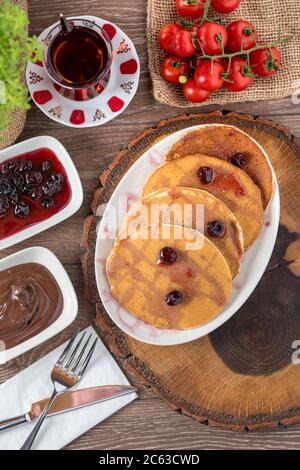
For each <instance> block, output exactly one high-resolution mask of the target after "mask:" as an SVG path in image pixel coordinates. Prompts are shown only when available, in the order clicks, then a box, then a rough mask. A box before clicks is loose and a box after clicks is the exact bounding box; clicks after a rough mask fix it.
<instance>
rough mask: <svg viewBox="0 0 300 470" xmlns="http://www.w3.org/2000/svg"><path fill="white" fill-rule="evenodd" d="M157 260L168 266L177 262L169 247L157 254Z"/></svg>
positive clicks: (174, 253)
mask: <svg viewBox="0 0 300 470" xmlns="http://www.w3.org/2000/svg"><path fill="white" fill-rule="evenodd" d="M159 260H160V261H162V262H163V263H168V264H172V263H175V261H176V260H177V253H176V251H175V250H173V248H171V247H170V246H165V247H164V248H162V250H161V251H160V253H159Z"/></svg>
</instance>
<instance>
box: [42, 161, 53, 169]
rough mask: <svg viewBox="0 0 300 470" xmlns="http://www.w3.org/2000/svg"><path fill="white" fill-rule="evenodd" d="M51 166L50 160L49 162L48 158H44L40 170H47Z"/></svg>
mask: <svg viewBox="0 0 300 470" xmlns="http://www.w3.org/2000/svg"><path fill="white" fill-rule="evenodd" d="M51 168H52V165H51V162H49V160H44V161H43V163H42V171H49V170H50V169H51Z"/></svg>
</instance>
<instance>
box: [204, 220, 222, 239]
mask: <svg viewBox="0 0 300 470" xmlns="http://www.w3.org/2000/svg"><path fill="white" fill-rule="evenodd" d="M206 230H207V233H208V235H211V236H213V237H223V236H224V235H225V224H224V222H222V221H221V220H211V221H210V222H208V224H207V225H206Z"/></svg>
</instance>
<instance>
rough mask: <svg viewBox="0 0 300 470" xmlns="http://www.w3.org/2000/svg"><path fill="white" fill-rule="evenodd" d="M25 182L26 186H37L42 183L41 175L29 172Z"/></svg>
mask: <svg viewBox="0 0 300 470" xmlns="http://www.w3.org/2000/svg"><path fill="white" fill-rule="evenodd" d="M25 181H26V184H27V185H28V186H32V187H35V186H38V185H39V184H41V182H42V181H43V175H42V173H41V172H40V171H37V170H31V171H29V172H28V173H26V175H25Z"/></svg>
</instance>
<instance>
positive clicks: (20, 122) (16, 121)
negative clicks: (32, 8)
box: [0, 0, 27, 149]
mask: <svg viewBox="0 0 300 470" xmlns="http://www.w3.org/2000/svg"><path fill="white" fill-rule="evenodd" d="M1 3H2V0H0V4H1ZM12 3H13V4H15V5H20V6H21V7H22V8H24V10H26V11H27V1H26V0H12ZM20 75H21V79H22V80H23V81H25V64H23V65H20ZM25 120H26V111H23V110H22V109H15V110H14V111H12V112H11V114H10V118H9V124H8V126H7V127H6V128H5V129H4V130H3V131H2V132H0V149H3V148H5V147H8V146H9V145H11V144H12V143H13V142H14V141H15V140H16V139H17V138H18V137H19V135H20V134H21V132H22V130H23V128H24V125H25Z"/></svg>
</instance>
